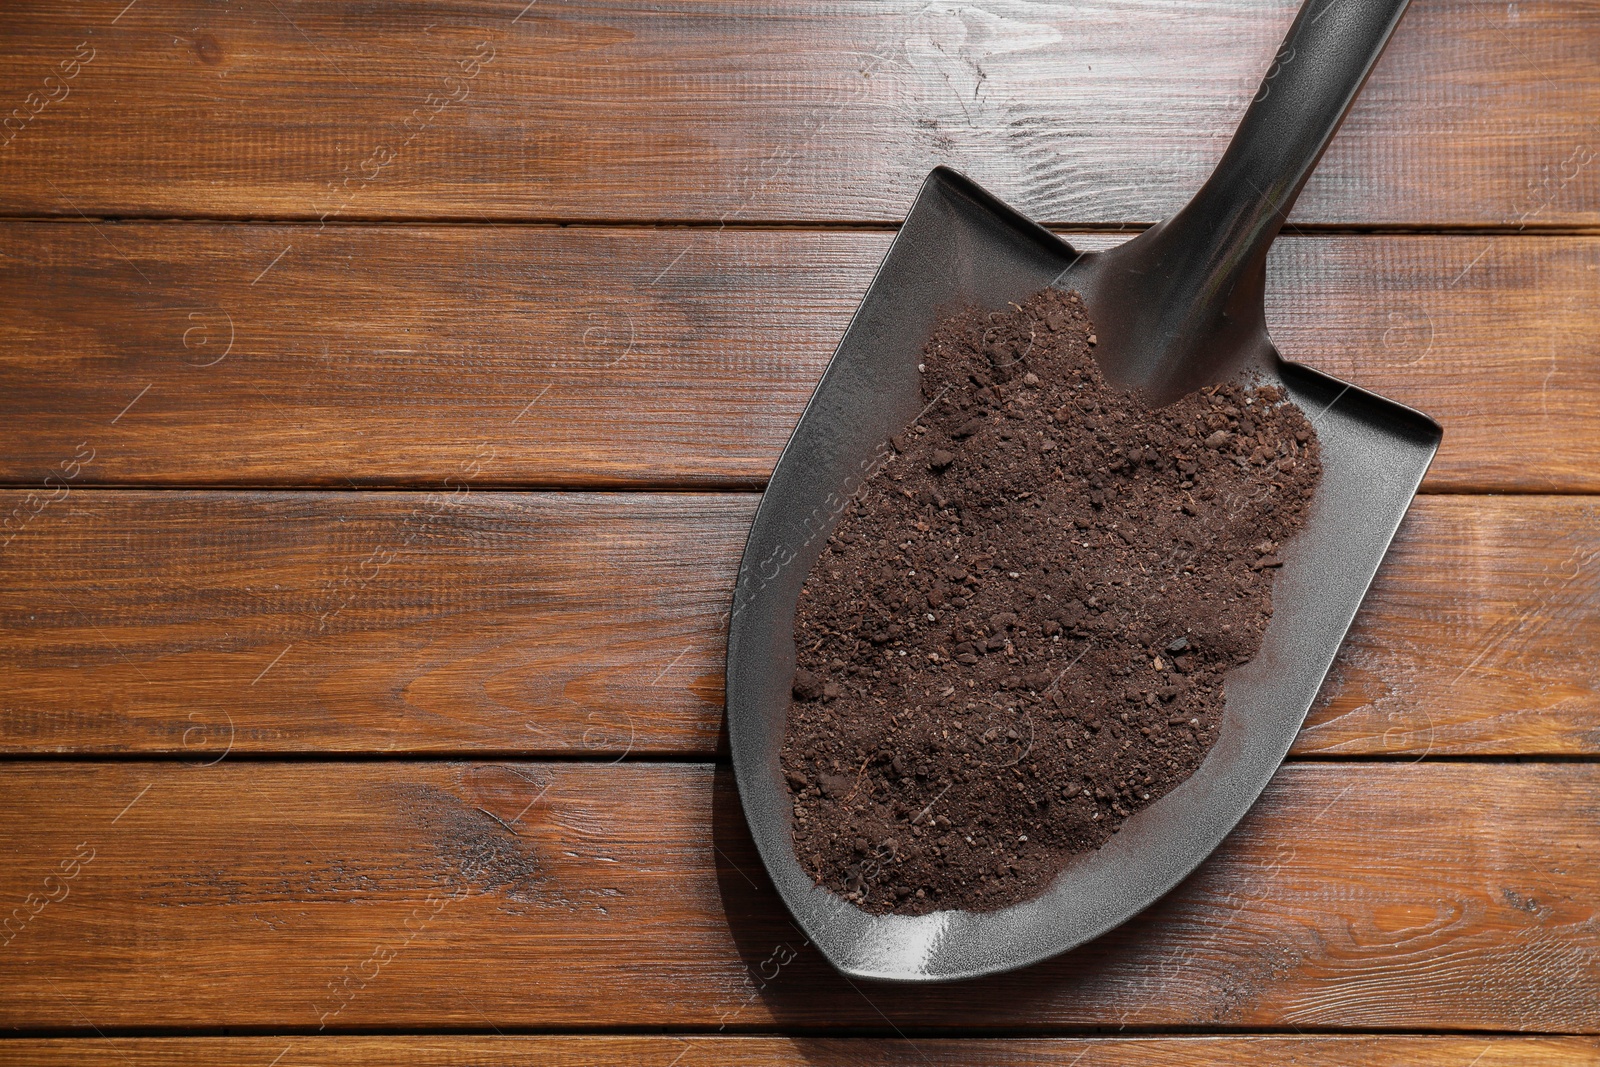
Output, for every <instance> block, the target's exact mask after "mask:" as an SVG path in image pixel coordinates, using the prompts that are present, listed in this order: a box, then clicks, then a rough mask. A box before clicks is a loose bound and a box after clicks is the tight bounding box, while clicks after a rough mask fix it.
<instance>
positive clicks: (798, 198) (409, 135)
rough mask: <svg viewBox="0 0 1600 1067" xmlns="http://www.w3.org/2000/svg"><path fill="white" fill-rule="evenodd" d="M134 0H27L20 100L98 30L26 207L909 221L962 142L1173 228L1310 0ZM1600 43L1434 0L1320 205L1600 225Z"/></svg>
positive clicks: (1057, 195) (1020, 190)
mask: <svg viewBox="0 0 1600 1067" xmlns="http://www.w3.org/2000/svg"><path fill="white" fill-rule="evenodd" d="M126 4H127V0H85V2H84V3H82V4H77V5H72V6H71V7H70V8H64V7H63V6H62V5H58V4H53V3H50V2H49V0H30V2H26V3H19V2H12V3H8V4H6V5H5V7H4V9H3V14H0V18H3V21H0V42H4V46H3V48H4V51H3V53H0V85H3V86H4V98H5V100H6V106H7V107H10V106H12V105H13V103H14V104H16V105H21V104H23V102H24V100H25V99H26V97H27V94H28V93H29V92H32V91H35V90H38V89H40V88H41V85H42V79H43V78H44V77H45V76H47V75H49V74H50V73H51V71H52V70H53V69H54V68H55V66H56V65H57V64H58V63H59V61H60V59H61V58H63V57H67V56H70V55H72V54H73V53H74V49H75V47H76V45H77V44H78V43H79V42H89V43H90V46H91V48H92V49H93V50H94V58H93V59H92V60H91V61H90V62H89V64H88V65H87V66H84V67H82V69H81V72H80V73H79V74H78V76H77V77H76V78H75V79H73V80H72V81H70V82H67V83H65V84H66V86H67V88H68V92H69V95H67V96H65V98H63V99H61V100H60V101H59V102H58V103H51V104H49V105H48V106H47V107H46V108H45V110H44V111H42V112H41V113H40V114H38V115H37V116H36V117H34V118H33V119H32V121H31V122H29V123H27V125H26V126H24V128H22V129H21V131H20V132H19V133H18V134H17V136H16V137H15V139H14V140H13V142H12V144H11V146H10V147H9V148H7V149H3V150H0V151H5V152H6V153H7V154H8V158H7V159H6V160H5V164H4V165H5V167H6V173H7V180H6V182H5V184H4V186H3V189H4V192H3V194H0V208H3V209H4V210H6V211H9V212H13V213H26V214H56V215H67V216H72V215H76V214H77V213H78V212H79V211H82V212H84V213H86V214H90V215H102V214H128V213H139V214H154V215H158V216H169V215H194V214H202V215H225V216H230V217H231V216H240V215H249V216H273V217H286V216H289V217H302V218H319V217H323V216H325V215H330V214H331V213H335V212H337V214H335V215H333V217H336V218H350V217H397V216H399V217H413V218H414V217H439V216H452V217H458V218H464V219H478V218H483V217H516V218H530V217H532V218H557V217H559V218H569V219H571V218H577V219H615V218H632V219H686V218H692V219H702V220H706V221H712V222H717V221H724V220H729V219H748V220H768V219H807V220H838V219H845V220H857V219H873V220H881V221H889V220H894V219H897V218H899V217H902V216H903V215H904V212H905V208H906V205H907V204H908V203H909V202H910V199H911V196H912V194H913V193H914V191H915V189H916V187H917V185H918V183H920V182H921V180H922V178H923V177H924V176H925V175H926V174H927V172H928V170H929V168H931V167H932V166H934V165H936V164H939V163H949V164H952V165H954V166H956V167H958V168H960V169H963V170H966V171H967V172H969V173H970V174H971V175H972V176H973V177H974V178H976V179H978V180H979V181H980V182H983V183H985V184H987V185H988V186H990V187H991V188H992V189H993V190H994V191H995V192H997V193H999V194H1000V195H1001V196H1002V197H1005V198H1007V199H1009V200H1011V201H1013V202H1014V203H1016V204H1017V205H1018V206H1019V207H1021V208H1023V209H1025V210H1027V211H1028V212H1029V213H1030V214H1032V215H1034V216H1035V217H1037V218H1040V219H1042V220H1046V221H1051V222H1062V223H1082V222H1122V221H1146V222H1149V221H1155V220H1156V219H1159V218H1162V217H1165V216H1166V215H1167V214H1169V213H1171V212H1172V211H1173V210H1175V209H1176V208H1177V207H1179V206H1180V205H1181V204H1182V202H1183V200H1184V199H1186V198H1187V197H1188V195H1189V194H1190V193H1191V192H1192V191H1193V190H1194V189H1195V188H1197V187H1198V186H1199V184H1200V182H1201V181H1202V180H1203V178H1204V177H1205V175H1206V173H1207V172H1208V171H1209V170H1210V167H1211V165H1212V164H1213V163H1214V162H1215V160H1216V158H1217V157H1218V156H1219V155H1220V154H1221V152H1222V148H1223V146H1224V144H1225V143H1226V141H1227V139H1228V137H1230V136H1231V135H1232V132H1233V128H1234V125H1235V124H1236V123H1237V121H1238V118H1239V115H1240V114H1241V113H1242V112H1243V110H1244V106H1245V104H1246V102H1247V101H1248V100H1249V99H1250V97H1252V96H1253V95H1254V94H1255V92H1256V88H1257V86H1258V84H1259V82H1260V78H1261V74H1262V72H1263V71H1265V70H1266V68H1267V66H1268V64H1269V63H1270V62H1271V60H1272V56H1273V54H1274V52H1275V51H1276V49H1277V47H1278V44H1279V41H1280V39H1281V38H1282V36H1283V33H1284V31H1285V30H1286V29H1287V27H1288V24H1289V22H1290V21H1291V19H1292V17H1293V14H1294V10H1295V8H1296V6H1297V5H1295V4H1293V3H1290V2H1287V0H1272V2H1262V0H1252V2H1239V3H1231V4H1205V5H1197V6H1188V7H1181V8H1174V7H1172V6H1171V4H1169V3H1167V2H1166V0H1095V2H1093V3H1084V4H1075V5H1071V6H1049V7H1046V6H1040V5H1034V4H1026V3H1022V2H1019V0H1006V2H1000V3H991V4H986V5H984V6H983V7H958V6H939V5H935V6H932V7H930V6H928V5H926V4H923V3H920V2H915V0H895V2H893V3H881V4H873V5H870V6H867V7H860V8H840V7H831V6H824V5H816V4H805V3H800V2H796V0H790V2H787V3H778V4H763V5H757V4H753V3H686V4H675V5H672V6H671V7H669V8H662V7H660V6H659V5H651V4H645V3H638V2H633V3H622V2H616V3H597V4H590V5H583V6H578V5H561V6H559V7H556V6H552V5H544V4H540V5H536V6H533V7H532V8H528V6H527V0H464V2H455V3H451V4H448V5H446V4H441V3H430V4H418V5H413V6H410V7H402V8H399V9H396V10H391V11H385V12H384V13H383V14H382V15H381V16H380V15H379V14H378V13H377V12H376V11H375V10H374V9H373V8H372V7H371V6H370V5H368V4H364V3H361V2H359V0H340V2H325V0H318V2H315V3H313V2H311V0H272V2H271V3H260V4H240V5H234V6H219V5H216V4H211V3H206V2H204V0H167V2H165V3H160V4H156V3H150V2H148V0H145V2H142V3H137V4H136V5H135V6H133V7H132V8H131V9H130V10H127V11H126V12H122V9H123V8H124V6H125V5H126ZM119 12H122V14H121V15H120V17H118V13H119ZM519 13H520V14H521V17H520V18H518V16H519ZM485 46H486V47H487V49H488V50H487V51H486V50H484V47H485ZM1597 51H1600V24H1597V23H1596V20H1595V19H1594V18H1593V12H1592V11H1591V10H1589V8H1588V7H1587V6H1586V5H1584V4H1581V3H1556V2H1550V0H1544V2H1527V0H1522V2H1519V3H1517V4H1515V5H1511V6H1507V5H1504V4H1498V3H1495V4H1490V3H1476V2H1471V0H1419V2H1418V3H1417V4H1415V5H1414V6H1413V8H1412V10H1411V12H1410V13H1409V14H1408V15H1407V16H1406V19H1405V21H1404V23H1403V24H1402V25H1401V26H1400V28H1399V30H1398V31H1397V33H1396V35H1395V39H1394V42H1393V45H1392V46H1391V48H1390V49H1389V52H1388V54H1387V56H1386V57H1385V59H1384V61H1383V63H1382V64H1381V65H1380V66H1379V67H1378V69H1377V71H1376V72H1375V73H1374V75H1373V78H1372V80H1371V83H1370V84H1369V85H1368V86H1367V88H1366V91H1365V93H1364V94H1363V96H1362V97H1361V99H1360V101H1358V103H1357V104H1356V106H1355V110H1354V113H1353V114H1352V115H1351V117H1350V119H1349V122H1348V123H1347V125H1346V127H1345V129H1344V130H1343V131H1342V132H1341V133H1340V135H1339V138H1338V140H1337V141H1336V142H1335V143H1334V145H1333V146H1332V148H1331V149H1330V150H1329V152H1328V155H1327V158H1326V159H1325V160H1324V161H1323V163H1322V165H1321V167H1320V168H1319V169H1318V171H1317V173H1316V175H1315V176H1314V177H1313V178H1312V179H1311V184H1310V186H1309V187H1308V188H1307V190H1306V194H1305V196H1304V198H1303V199H1302V201H1301V203H1300V206H1299V208H1298V209H1297V210H1296V212H1295V215H1294V218H1295V219H1296V220H1299V221H1316V222H1325V221H1326V222H1338V223H1352V222H1353V223H1398V224H1405V225H1415V224H1433V225H1441V224H1489V223H1493V224H1504V225H1512V226H1516V225H1520V224H1523V223H1530V222H1531V223H1534V224H1545V223H1554V224H1567V225H1572V224H1582V225H1595V224H1596V223H1597V222H1600V208H1597V199H1596V195H1597V192H1600V177H1597V173H1600V172H1597V168H1596V167H1594V166H1593V165H1592V164H1591V163H1587V162H1582V161H1587V160H1592V159H1593V156H1592V155H1588V156H1585V155H1579V156H1577V157H1574V156H1573V153H1574V151H1577V150H1580V149H1583V148H1585V147H1589V148H1593V147H1594V127H1593V126H1592V123H1594V121H1595V116H1596V114H1597V112H1600V86H1597V85H1596V83H1595V81H1594V78H1593V63H1594V57H1595V55H1596V53H1597ZM85 54H87V53H85ZM491 54H492V56H493V59H492V60H491V61H489V62H487V63H486V64H483V63H469V65H468V66H467V67H466V68H463V66H462V64H463V62H466V61H471V60H474V59H475V58H476V57H480V56H482V57H487V56H490V55H491ZM61 91H62V90H61V89H56V92H57V94H58V95H59V94H60V92H61ZM435 109H437V110H435ZM24 113H26V112H24ZM408 119H409V121H410V124H409V125H407V121H408ZM1563 162H1565V163H1566V166H1565V167H1563V165H1562V164H1563Z"/></svg>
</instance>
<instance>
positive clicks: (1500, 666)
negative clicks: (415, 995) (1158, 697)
mask: <svg viewBox="0 0 1600 1067" xmlns="http://www.w3.org/2000/svg"><path fill="white" fill-rule="evenodd" d="M27 499H28V497H27V494H25V493H23V492H22V491H20V490H11V491H5V492H0V510H3V511H4V512H6V513H13V512H15V511H16V510H17V509H18V508H21V509H22V511H23V512H24V514H26V513H28V512H29V511H30V510H31V508H29V507H28V506H27V505H26V501H27ZM46 499H47V498H46ZM755 504H756V498H755V497H754V495H753V494H731V495H714V494H603V493H501V492H495V493H486V492H471V491H468V492H466V493H465V494H464V495H460V496H456V495H453V494H450V493H444V492H440V493H435V494H425V493H390V492H359V493H358V492H343V493H312V492H292V493H290V492H220V491H183V492H179V491H165V492H154V491H116V492H107V491H93V490H83V491H75V492H71V493H70V495H69V496H67V497H66V498H65V499H63V500H59V501H55V502H50V503H48V506H47V507H45V508H44V509H43V510H41V511H40V512H39V513H38V514H37V516H35V517H34V518H33V520H32V522H31V523H29V524H28V525H26V526H24V527H23V528H22V529H21V531H20V533H19V534H18V535H17V537H16V539H15V540H14V541H13V542H12V543H11V544H10V545H9V546H8V547H7V548H5V549H4V550H3V551H0V649H3V652H4V655H3V656H0V693H3V696H0V752H12V753H24V752H34V753H37V752H149V753H168V754H177V755H182V756H186V757H188V758H190V759H193V760H196V761H202V760H209V759H216V758H218V757H220V756H221V755H222V754H223V753H225V752H229V751H233V752H241V753H242V752H276V753H294V752H338V751H349V752H389V751H408V752H425V751H430V750H432V751H446V752H470V751H473V750H479V751H499V752H507V753H519V752H520V753H524V754H529V755H540V754H563V755H579V756H582V755H589V756H594V757H597V758H598V757H603V756H608V755H612V754H616V755H621V754H623V753H625V752H626V753H629V754H632V755H634V756H640V755H647V754H662V755H678V756H685V755H687V756H699V757H705V756H709V755H710V754H711V753H712V752H713V751H714V750H715V746H716V740H717V733H718V729H719V725H720V722H721V718H722V657H723V655H724V643H723V639H724V632H725V630H724V621H723V616H724V613H725V612H726V611H727V608H728V602H729V598H730V597H731V595H732V588H733V581H734V574H735V568H736V566H737V562H738V556H739V553H740V551H741V550H742V548H743V543H744V536H745V533H746V531H747V530H748V527H749V522H750V518H751V516H752V515H753V514H754V509H755ZM1597 562H1600V505H1596V504H1595V503H1594V502H1593V500H1592V498H1575V497H1532V496H1529V497H1456V496H1429V497H1421V498H1419V499H1418V501H1417V502H1416V503H1415V504H1414V505H1413V510H1412V513H1411V515H1410V516H1409V517H1408V518H1407V520H1406V522H1405V524H1404V525H1403V526H1402V528H1401V531H1400V534H1399V536H1398V538H1397V539H1396V542H1395V545H1394V548H1393V549H1392V551H1391V554H1390V556H1389V559H1388V561H1387V562H1386V563H1385V565H1384V568H1383V570H1382V571H1381V572H1380V575H1379V578H1378V580H1377V583H1376V584H1375V586H1374V588H1373V590H1372V592H1371V594H1370V596H1369V599H1368V601H1367V604H1366V606H1365V608H1364V609H1363V611H1362V614H1361V615H1360V617H1359V618H1358V621H1357V623H1356V626H1355V628H1354V630H1353V632H1352V635H1351V637H1350V639H1349V640H1348V642H1347V643H1346V645H1345V648H1344V650H1343V651H1342V652H1341V654H1340V657H1339V659H1338V660H1337V662H1336V666H1335V668H1334V672H1333V677H1332V680H1331V681H1330V682H1329V684H1328V685H1327V686H1326V687H1325V689H1324V692H1323V696H1322V698H1321V699H1320V701H1319V703H1318V704H1317V705H1316V706H1315V707H1314V708H1313V710H1312V713H1311V715H1310V718H1309V720H1308V723H1307V726H1306V729H1305V731H1304V732H1303V733H1302V734H1301V736H1300V739H1299V741H1298V743H1297V744H1296V746H1295V752H1296V753H1299V754H1318V753H1321V754H1341V755H1396V754H1413V753H1414V754H1417V755H1424V754H1431V755H1444V754H1452V755H1462V754H1559V755H1575V754H1586V753H1588V754H1592V753H1596V752H1600V695H1597V692H1600V685H1597V682H1600V674H1597V672H1596V669H1595V665H1594V662H1593V657H1592V656H1589V655H1587V654H1585V653H1584V650H1586V649H1593V648H1595V647H1600V615H1597V613H1596V612H1595V611H1594V610H1593V606H1594V604H1595V603H1596V602H1600V566H1597Z"/></svg>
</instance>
